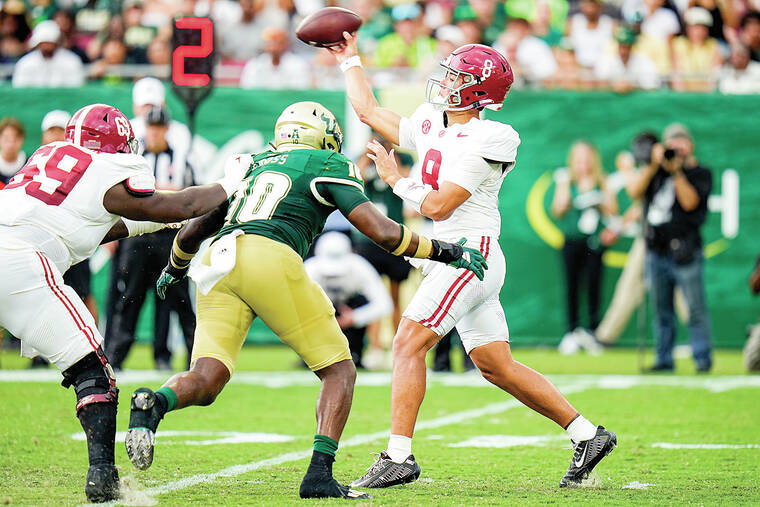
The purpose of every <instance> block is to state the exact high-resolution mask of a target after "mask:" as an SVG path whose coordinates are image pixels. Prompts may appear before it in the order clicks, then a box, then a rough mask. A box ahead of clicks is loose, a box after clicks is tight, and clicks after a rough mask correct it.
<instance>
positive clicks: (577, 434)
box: [566, 414, 596, 442]
mask: <svg viewBox="0 0 760 507" xmlns="http://www.w3.org/2000/svg"><path fill="white" fill-rule="evenodd" d="M566 431H567V434H568V435H570V440H572V441H573V442H583V441H584V440H591V439H592V438H594V437H595V436H596V426H594V425H593V424H591V422H590V421H589V420H588V419H586V418H585V417H583V416H582V415H580V414H578V416H577V417H576V418H575V419H573V421H572V422H571V423H570V424H568V425H567V428H566Z"/></svg>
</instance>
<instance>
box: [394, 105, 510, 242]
mask: <svg viewBox="0 0 760 507" xmlns="http://www.w3.org/2000/svg"><path fill="white" fill-rule="evenodd" d="M399 145H400V146H401V147H402V148H407V149H411V150H416V151H417V154H418V156H419V160H420V166H419V169H420V174H417V176H416V178H419V179H421V181H422V183H423V184H425V185H429V186H431V187H432V188H433V190H438V188H439V186H440V185H441V184H442V183H443V182H444V181H449V182H451V183H454V184H456V185H459V186H460V187H462V188H464V189H465V190H467V191H468V192H469V193H470V194H471V195H470V198H469V199H467V200H466V201H465V202H464V203H463V204H462V205H461V206H459V207H458V208H457V209H456V210H454V213H453V214H452V215H451V217H450V218H448V219H447V220H442V221H438V222H435V223H434V225H433V231H434V233H435V237H436V238H437V239H441V240H444V241H457V240H459V238H462V237H466V238H480V237H481V236H491V237H493V238H498V237H499V231H500V229H501V216H500V214H499V190H500V189H501V184H502V182H503V180H504V177H505V176H506V175H507V173H508V172H509V171H511V170H512V168H513V167H514V164H515V157H516V156H517V147H518V146H519V145H520V137H519V136H518V135H517V132H516V131H515V130H514V129H513V128H512V127H510V126H509V125H506V124H504V123H500V122H496V121H490V120H480V119H477V118H474V119H472V120H470V121H469V122H468V123H466V124H453V125H449V126H448V127H446V126H445V125H444V121H443V113H442V112H440V111H437V110H436V109H435V108H434V107H433V106H432V105H431V104H422V105H421V106H420V107H419V108H417V110H416V111H415V113H414V114H413V115H412V117H411V118H403V119H402V120H401V124H400V125H399Z"/></svg>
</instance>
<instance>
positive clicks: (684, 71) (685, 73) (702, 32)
mask: <svg viewBox="0 0 760 507" xmlns="http://www.w3.org/2000/svg"><path fill="white" fill-rule="evenodd" d="M684 20H685V21H686V37H683V36H681V37H676V38H675V39H674V40H673V70H674V76H673V82H672V85H673V89H674V90H676V91H691V92H694V91H711V90H713V89H714V88H715V80H716V78H717V73H718V70H719V69H720V66H721V64H722V63H723V62H722V59H721V57H720V52H719V50H718V41H717V40H716V39H713V38H712V37H710V26H712V22H713V20H712V16H711V15H710V12H709V11H708V10H707V9H703V8H702V7H691V8H689V9H688V10H687V11H686V13H685V14H684Z"/></svg>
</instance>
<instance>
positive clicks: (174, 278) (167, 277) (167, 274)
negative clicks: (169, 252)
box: [156, 264, 187, 300]
mask: <svg viewBox="0 0 760 507" xmlns="http://www.w3.org/2000/svg"><path fill="white" fill-rule="evenodd" d="M186 274H187V269H177V268H175V267H174V266H172V265H171V264H167V265H166V267H165V268H164V269H163V270H162V271H161V276H159V277H158V280H157V281H156V294H158V297H159V298H161V299H162V300H163V299H166V291H167V289H169V287H171V286H172V285H177V284H178V283H179V282H181V281H182V279H183V278H185V275H186Z"/></svg>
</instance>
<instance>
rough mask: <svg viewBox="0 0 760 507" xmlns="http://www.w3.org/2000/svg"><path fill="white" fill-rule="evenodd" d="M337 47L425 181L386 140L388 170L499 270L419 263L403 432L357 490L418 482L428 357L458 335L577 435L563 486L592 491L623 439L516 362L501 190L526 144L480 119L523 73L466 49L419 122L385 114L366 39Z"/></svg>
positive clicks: (510, 387)
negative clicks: (506, 294)
mask: <svg viewBox="0 0 760 507" xmlns="http://www.w3.org/2000/svg"><path fill="white" fill-rule="evenodd" d="M344 38H345V44H343V45H341V46H338V47H335V48H333V49H331V51H332V52H333V54H334V55H335V56H336V58H337V60H338V62H339V63H340V67H341V70H342V71H343V72H344V75H345V79H346V90H347V94H348V97H349V100H350V101H351V105H352V106H353V108H354V110H355V111H356V113H357V114H358V116H359V118H360V119H361V120H362V121H363V122H364V123H366V124H368V125H370V126H371V127H372V128H374V129H375V130H376V131H378V132H380V133H381V134H382V135H383V136H385V138H386V139H388V140H390V141H391V142H393V143H395V144H397V145H399V146H401V147H402V148H407V149H412V150H416V151H417V154H418V156H419V159H420V160H421V177H417V178H411V177H410V178H404V177H401V175H400V174H399V172H398V170H397V167H396V163H395V159H394V157H393V156H392V152H391V153H390V154H389V153H386V151H385V149H384V148H383V147H382V146H381V145H380V144H379V143H377V142H371V143H370V144H369V146H368V147H369V149H370V151H372V152H373V153H374V155H372V157H373V158H374V160H375V162H376V165H377V171H378V174H379V175H380V176H381V178H383V180H384V181H385V182H386V183H387V184H388V185H389V186H391V187H392V188H393V192H394V193H395V194H396V195H398V196H399V197H401V198H402V199H403V200H404V201H405V202H406V203H407V204H409V205H410V206H412V207H413V208H414V209H415V210H417V211H418V212H420V213H421V214H423V215H425V216H426V217H428V218H431V219H432V220H434V221H435V224H434V228H433V230H434V233H435V237H436V239H439V240H442V241H446V240H452V239H454V240H456V239H458V238H462V237H464V238H467V243H466V246H468V247H470V248H473V249H478V250H480V252H482V254H483V256H484V257H485V258H486V260H487V262H488V266H489V269H488V271H486V273H485V276H484V278H483V279H482V280H479V279H476V278H474V277H473V275H472V273H468V272H467V271H465V270H462V269H456V268H455V267H452V266H446V265H442V264H432V263H429V262H425V261H423V262H418V263H417V264H418V265H419V266H420V267H421V268H422V273H423V275H425V278H424V280H423V282H422V284H421V285H420V287H419V289H418V290H417V293H416V294H415V296H414V298H413V299H412V301H411V302H410V303H409V306H408V307H407V308H406V311H405V312H404V315H403V319H402V320H401V323H400V325H399V328H398V331H397V332H396V336H395V338H394V340H393V377H392V386H391V436H390V439H389V442H388V447H387V449H386V450H385V451H383V452H382V453H380V457H379V458H378V460H377V461H376V462H375V463H374V464H373V465H372V466H371V467H370V468H369V470H368V471H367V473H366V474H365V475H364V476H363V477H361V478H359V479H357V480H355V481H354V482H353V483H351V485H352V486H361V487H367V488H380V487H387V486H393V485H396V484H403V483H408V482H412V481H414V480H416V479H417V478H418V477H419V475H420V467H419V465H418V464H417V462H416V460H415V458H414V455H413V454H412V435H413V433H414V425H415V422H416V420H417V414H418V412H419V408H420V405H421V403H422V399H423V397H424V395H425V354H426V352H427V351H428V350H429V349H430V348H431V347H433V345H435V344H436V342H438V340H439V339H440V338H441V336H443V335H445V334H446V333H448V332H449V331H450V330H451V329H452V328H453V327H456V328H457V331H458V332H459V335H460V336H461V339H462V343H463V344H464V347H465V349H466V350H467V352H468V353H469V354H470V357H471V358H472V360H473V362H474V363H475V364H476V365H477V366H478V368H479V369H480V371H481V373H482V374H483V376H484V377H485V378H486V379H487V380H488V381H489V382H491V383H493V384H495V385H496V386H498V387H499V388H501V389H503V390H504V391H506V392H508V393H510V394H511V395H513V396H514V397H515V398H517V399H518V400H520V401H521V402H522V403H524V404H525V405H527V406H528V407H530V408H532V409H533V410H535V411H537V412H539V413H541V414H543V415H544V416H546V417H548V418H550V419H552V420H553V421H555V422H556V423H557V424H559V425H560V426H562V427H563V428H564V429H566V430H567V432H568V434H569V436H570V439H571V440H572V442H573V445H574V455H573V459H572V462H571V464H570V468H569V469H568V471H567V473H566V474H565V476H564V477H563V478H562V480H561V481H560V486H568V485H571V484H577V483H580V482H581V481H582V480H583V479H585V478H586V477H587V476H588V474H589V472H591V470H592V469H593V468H594V467H595V466H596V464H597V463H598V462H599V461H600V460H601V459H602V458H603V457H604V456H606V455H607V454H609V453H610V452H611V451H612V450H613V449H614V447H615V445H616V443H617V440H616V437H615V434H614V433H612V432H610V431H607V430H606V429H604V427H602V426H598V427H597V426H594V425H593V424H591V423H590V422H589V421H588V420H587V419H586V418H584V417H583V416H581V415H580V414H579V413H578V411H577V410H576V409H575V408H573V406H572V405H570V403H569V402H568V401H567V400H566V399H565V398H564V397H563V396H562V394H561V393H560V392H559V391H558V390H557V389H556V388H555V387H554V385H552V384H551V383H550V382H549V381H548V380H547V379H546V378H545V377H544V376H542V375H541V374H539V373H538V372H536V371H534V370H532V369H530V368H528V367H527V366H525V365H523V364H521V363H519V362H517V361H515V360H514V359H513V358H512V355H511V352H510V347H509V330H508V328H507V321H506V318H505V316H504V310H503V309H502V307H501V304H500V302H499V291H500V289H501V287H502V284H503V282H504V276H505V261H504V255H503V254H502V251H501V248H500V247H499V242H498V239H499V232H500V228H501V217H500V215H499V209H498V197H499V189H500V188H501V184H502V182H503V180H504V178H505V176H506V175H507V174H508V173H509V172H510V171H511V170H512V169H513V168H514V165H515V157H516V155H517V147H518V145H519V144H520V138H519V136H518V135H517V132H515V130H514V129H512V127H510V126H509V125H505V124H503V123H499V122H495V121H488V120H482V119H480V113H481V111H482V110H483V109H497V110H498V109H500V108H501V105H502V102H503V101H504V99H505V97H506V95H507V92H508V91H509V88H510V86H511V85H512V81H513V76H512V69H511V68H510V66H509V63H508V62H507V60H506V58H504V57H503V56H502V55H501V54H500V53H499V52H498V51H495V50H493V49H491V48H489V47H487V46H482V45H479V44H468V45H465V46H461V47H459V48H457V49H456V50H454V51H453V52H452V53H451V54H450V55H449V56H447V57H446V58H445V59H444V60H443V61H442V62H441V66H442V67H443V71H444V74H443V77H442V78H441V79H434V78H431V79H429V80H428V87H427V103H425V104H422V105H421V106H420V107H419V108H418V109H417V110H416V112H415V113H414V114H413V115H412V117H411V118H402V117H401V116H399V115H398V114H396V113H394V112H393V111H390V110H388V109H384V108H381V107H379V105H378V103H377V101H376V99H375V97H374V95H373V94H372V91H371V89H370V86H369V84H368V83H367V80H366V78H365V76H364V73H363V72H362V66H361V61H360V59H359V56H358V53H357V49H356V39H355V37H352V36H351V35H350V34H348V33H344Z"/></svg>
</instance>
